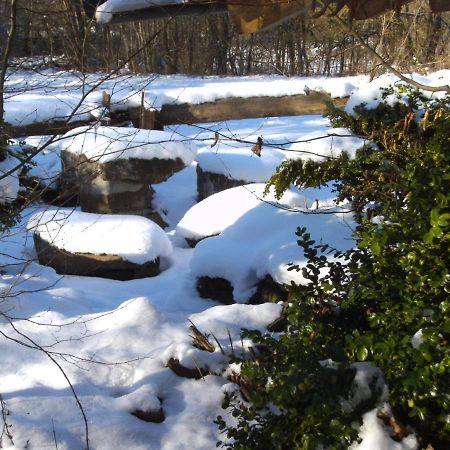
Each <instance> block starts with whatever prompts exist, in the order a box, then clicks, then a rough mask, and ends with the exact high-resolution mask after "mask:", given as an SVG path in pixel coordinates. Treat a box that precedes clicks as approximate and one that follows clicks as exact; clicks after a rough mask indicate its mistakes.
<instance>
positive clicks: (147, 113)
mask: <svg viewBox="0 0 450 450" xmlns="http://www.w3.org/2000/svg"><path fill="white" fill-rule="evenodd" d="M144 95H145V94H144V91H142V94H141V109H140V111H139V128H141V129H142V130H154V129H155V118H156V111H155V110H154V109H153V108H146V106H145V98H144Z"/></svg>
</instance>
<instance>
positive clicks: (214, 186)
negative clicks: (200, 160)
mask: <svg viewBox="0 0 450 450" xmlns="http://www.w3.org/2000/svg"><path fill="white" fill-rule="evenodd" d="M247 183H248V182H247V181H244V180H235V179H230V178H227V177H226V176H225V175H222V174H220V173H212V172H207V171H204V170H203V169H202V168H201V167H200V165H197V193H198V201H201V200H203V199H205V198H206V197H209V196H210V195H213V194H216V193H217V192H220V191H224V190H225V189H230V188H233V187H237V186H243V185H244V184H247Z"/></svg>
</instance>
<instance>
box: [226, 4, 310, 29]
mask: <svg viewBox="0 0 450 450" xmlns="http://www.w3.org/2000/svg"><path fill="white" fill-rule="evenodd" d="M312 3H313V2H312V0H251V1H250V2H245V1H242V0H227V5H228V12H229V14H230V17H231V19H232V20H233V23H234V25H235V27H236V29H237V31H238V33H256V32H258V31H261V30H265V29H267V28H270V27H274V26H276V25H278V24H279V23H281V22H284V21H285V20H288V19H290V18H292V17H295V16H297V15H299V14H304V13H306V12H307V11H309V10H310V9H311V7H312Z"/></svg>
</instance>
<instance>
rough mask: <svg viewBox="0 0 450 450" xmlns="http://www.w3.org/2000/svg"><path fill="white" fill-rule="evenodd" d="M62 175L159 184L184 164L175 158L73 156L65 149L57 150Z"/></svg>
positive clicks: (73, 154) (87, 178)
mask: <svg viewBox="0 0 450 450" xmlns="http://www.w3.org/2000/svg"><path fill="white" fill-rule="evenodd" d="M61 161H62V163H63V169H64V170H63V172H64V177H67V178H69V179H71V178H72V177H73V176H74V175H75V177H76V178H82V179H85V180H89V178H96V177H98V176H99V177H100V178H102V179H103V180H107V181H130V182H136V183H141V184H153V183H162V182H163V181H166V180H167V179H168V178H169V177H171V176H172V175H173V174H174V173H175V172H178V171H180V170H181V169H184V167H185V164H184V162H183V161H182V160H181V159H180V158H176V159H158V158H152V159H138V158H129V159H114V160H112V161H106V162H98V161H96V160H95V158H91V159H88V158H87V157H86V155H84V154H80V155H77V154H75V153H72V152H70V151H68V150H62V151H61Z"/></svg>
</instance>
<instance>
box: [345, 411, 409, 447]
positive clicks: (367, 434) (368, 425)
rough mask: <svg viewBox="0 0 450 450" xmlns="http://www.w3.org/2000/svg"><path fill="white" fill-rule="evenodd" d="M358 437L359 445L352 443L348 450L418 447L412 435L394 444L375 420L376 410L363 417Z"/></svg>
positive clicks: (384, 428)
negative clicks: (359, 439)
mask: <svg viewBox="0 0 450 450" xmlns="http://www.w3.org/2000/svg"><path fill="white" fill-rule="evenodd" d="M359 437H360V438H361V439H362V441H361V443H359V444H358V443H353V444H352V445H351V446H350V449H349V450H416V449H417V447H418V444H417V439H416V438H415V436H414V435H412V434H410V435H409V436H406V437H405V438H404V439H403V440H402V442H394V441H393V440H392V438H391V437H390V435H389V431H388V430H387V429H386V427H384V426H383V423H382V421H381V420H380V419H378V418H377V411H376V410H373V411H370V412H368V413H366V414H364V415H363V425H362V427H361V431H360V433H359Z"/></svg>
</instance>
